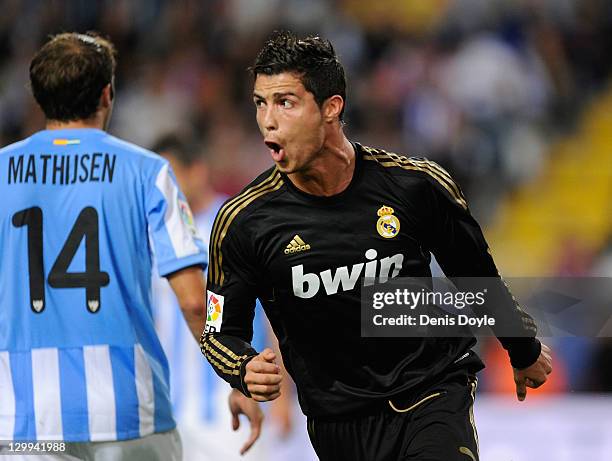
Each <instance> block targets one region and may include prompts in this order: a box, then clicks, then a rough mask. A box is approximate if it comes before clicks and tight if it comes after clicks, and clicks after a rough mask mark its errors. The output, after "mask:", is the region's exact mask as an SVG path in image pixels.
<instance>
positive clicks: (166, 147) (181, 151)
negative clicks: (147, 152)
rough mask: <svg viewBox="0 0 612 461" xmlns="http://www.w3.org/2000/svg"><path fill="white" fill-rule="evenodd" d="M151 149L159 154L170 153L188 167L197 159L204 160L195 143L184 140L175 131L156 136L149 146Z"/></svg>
mask: <svg viewBox="0 0 612 461" xmlns="http://www.w3.org/2000/svg"><path fill="white" fill-rule="evenodd" d="M151 150H152V151H153V152H155V153H157V154H160V155H164V154H166V155H172V156H173V157H174V158H176V159H177V160H178V161H179V162H180V163H181V164H182V165H184V166H186V167H190V166H191V165H193V164H194V163H195V162H197V161H199V160H204V156H203V154H202V153H201V151H200V149H199V148H198V147H197V146H196V145H195V143H193V142H191V140H189V141H185V140H184V138H183V137H181V136H180V135H179V134H177V133H169V134H165V135H163V136H161V137H160V138H158V139H157V140H156V141H155V142H154V143H153V146H151Z"/></svg>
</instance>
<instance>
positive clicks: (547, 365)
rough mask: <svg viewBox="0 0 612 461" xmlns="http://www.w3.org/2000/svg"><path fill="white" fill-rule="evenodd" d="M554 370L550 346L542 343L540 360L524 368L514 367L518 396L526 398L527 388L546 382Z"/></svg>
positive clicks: (520, 399)
mask: <svg viewBox="0 0 612 461" xmlns="http://www.w3.org/2000/svg"><path fill="white" fill-rule="evenodd" d="M551 372H552V358H551V352H550V348H549V347H548V346H547V345H546V344H542V352H540V356H539V357H538V360H536V361H535V363H534V364H533V365H531V366H528V367H527V368H523V369H522V370H517V369H516V368H515V369H514V383H515V384H516V396H517V398H518V399H519V401H521V402H522V401H523V400H525V397H526V396H527V388H528V387H530V388H532V389H536V388H538V387H540V386H541V385H542V384H544V383H545V382H546V380H547V379H548V375H549V374H550V373H551Z"/></svg>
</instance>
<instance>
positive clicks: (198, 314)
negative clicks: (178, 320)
mask: <svg viewBox="0 0 612 461" xmlns="http://www.w3.org/2000/svg"><path fill="white" fill-rule="evenodd" d="M183 316H184V317H185V321H186V322H187V326H188V327H189V331H191V334H192V335H193V337H194V338H195V340H196V341H199V340H200V336H201V335H202V332H203V331H204V325H205V322H206V316H205V314H204V307H202V308H201V309H198V310H195V311H190V310H183Z"/></svg>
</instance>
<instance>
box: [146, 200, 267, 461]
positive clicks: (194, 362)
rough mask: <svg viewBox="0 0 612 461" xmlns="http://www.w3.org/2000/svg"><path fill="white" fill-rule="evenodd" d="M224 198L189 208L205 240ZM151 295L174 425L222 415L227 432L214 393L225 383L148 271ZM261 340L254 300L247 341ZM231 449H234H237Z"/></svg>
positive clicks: (162, 283)
mask: <svg viewBox="0 0 612 461" xmlns="http://www.w3.org/2000/svg"><path fill="white" fill-rule="evenodd" d="M227 198H228V197H227V196H223V195H218V196H216V197H215V199H214V200H213V201H212V202H211V204H210V205H209V206H208V207H207V208H206V210H204V211H201V212H199V213H196V214H195V224H196V228H197V230H198V233H199V234H200V235H201V236H202V240H203V241H204V242H205V243H206V245H208V243H209V239H210V233H211V230H212V226H213V222H214V220H215V217H216V216H217V212H218V211H219V209H220V208H221V206H222V205H223V202H224V201H225V200H226V199H227ZM153 298H154V299H153V316H154V318H155V321H156V328H157V332H158V334H159V338H160V341H161V344H162V346H163V348H164V351H165V352H166V355H167V357H168V359H169V363H170V382H171V396H172V403H173V410H174V416H175V418H176V419H177V421H178V423H179V429H181V428H184V427H185V426H190V427H193V428H195V429H197V430H198V431H205V430H207V428H210V427H211V426H215V425H219V424H221V422H222V421H223V431H224V432H229V431H230V428H229V425H227V427H226V426H225V423H226V421H225V418H223V419H222V418H221V416H222V413H228V407H227V399H225V398H219V396H220V394H221V395H224V394H225V393H227V392H229V390H230V387H229V386H228V385H227V383H226V382H225V381H223V380H222V379H221V378H219V377H218V376H217V374H216V373H215V371H214V370H213V368H212V367H211V366H210V364H209V363H208V361H207V360H206V359H205V358H204V356H203V355H202V352H201V351H200V347H199V345H198V343H197V342H196V341H195V340H194V338H193V335H192V334H191V332H190V330H189V328H188V327H187V323H186V322H185V319H184V317H183V315H182V314H181V310H180V308H179V305H178V303H177V301H176V297H175V296H174V293H173V292H172V290H171V288H170V285H169V284H168V282H167V281H166V280H165V279H160V278H159V277H154V282H153ZM267 343H268V341H267V323H266V321H265V318H264V313H263V309H262V307H261V305H260V304H259V302H257V308H256V310H255V319H254V321H253V341H252V344H253V347H255V349H256V350H263V349H264V348H265V347H266V346H267V345H268V344H267ZM202 435H204V434H202ZM187 439H188V438H187ZM187 439H186V438H183V449H184V451H185V452H188V451H189V447H188V446H186V443H187V442H186V441H187ZM233 448H235V447H232V449H233ZM233 451H235V452H236V453H238V451H237V450H233Z"/></svg>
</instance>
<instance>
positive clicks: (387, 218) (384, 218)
mask: <svg viewBox="0 0 612 461" xmlns="http://www.w3.org/2000/svg"><path fill="white" fill-rule="evenodd" d="M394 212H395V211H394V210H393V208H391V207H389V206H386V205H383V206H381V207H380V208H379V210H378V212H377V214H378V216H379V218H378V221H377V222H376V230H377V231H378V233H379V234H380V235H381V237H384V238H386V239H390V238H393V237H395V236H396V235H397V234H399V230H400V222H399V219H397V216H395V215H394V214H393V213H394Z"/></svg>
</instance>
